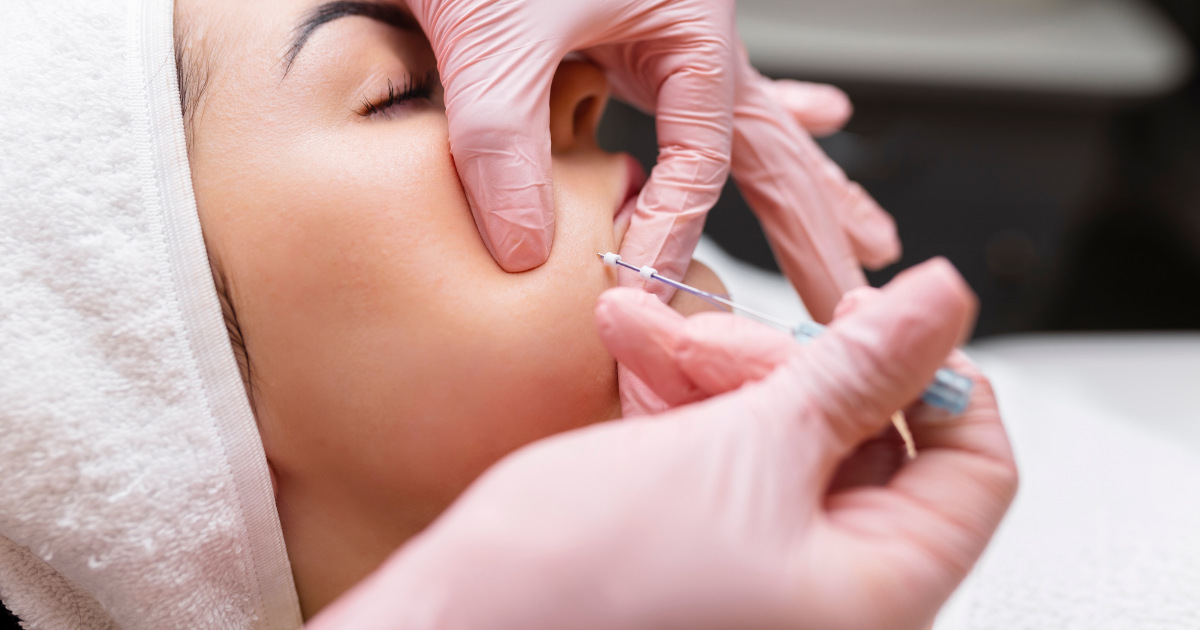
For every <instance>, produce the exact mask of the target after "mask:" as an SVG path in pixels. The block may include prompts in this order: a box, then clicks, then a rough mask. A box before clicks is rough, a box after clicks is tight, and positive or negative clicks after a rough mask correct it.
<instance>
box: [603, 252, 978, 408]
mask: <svg viewBox="0 0 1200 630" xmlns="http://www.w3.org/2000/svg"><path fill="white" fill-rule="evenodd" d="M596 255H597V256H599V257H600V258H601V260H603V261H604V264H605V265H608V266H609V267H624V268H625V269H629V270H631V271H636V272H637V273H638V275H640V276H641V277H642V278H643V279H646V280H658V281H659V282H662V283H664V284H668V285H670V286H672V287H675V288H676V289H678V290H680V291H686V292H687V293H690V294H692V295H694V296H696V297H698V298H700V299H702V300H704V301H706V302H709V303H710V304H714V305H716V306H718V307H725V308H728V309H731V310H733V311H736V312H739V313H742V314H743V315H747V316H749V317H752V318H754V319H757V320H759V321H761V322H763V323H765V324H770V325H772V326H775V327H777V328H782V329H783V330H786V331H788V332H790V333H792V336H793V337H795V338H796V340H797V341H799V342H801V343H808V342H809V341H812V340H813V339H814V338H816V337H818V336H820V335H821V334H822V333H824V332H825V327H824V326H822V325H820V324H818V323H816V322H814V321H801V322H797V323H795V324H793V323H791V322H787V321H784V320H782V319H779V318H777V317H772V316H771V315H767V314H766V313H762V312H760V311H756V310H754V309H752V308H749V307H746V306H742V305H740V304H736V303H734V302H733V301H731V300H729V299H726V298H723V297H721V296H719V295H717V294H715V293H710V292H708V291H704V290H702V289H697V288H696V287H693V286H689V285H686V284H684V283H682V282H679V281H678V280H672V279H670V278H667V277H664V276H660V275H659V274H658V270H657V269H655V268H654V267H650V266H648V265H647V266H643V267H638V266H636V265H631V264H629V263H627V262H625V261H623V260H621V257H620V256H618V255H616V254H614V253H612V252H608V253H607V254H596ZM974 385H975V383H974V382H973V381H972V380H971V378H970V377H967V376H963V375H962V374H959V373H958V372H955V371H954V370H951V369H950V368H941V369H939V370H938V371H937V373H935V374H934V377H933V382H932V383H930V384H929V386H928V387H926V388H925V391H924V393H922V394H921V401H922V402H924V403H925V404H927V405H930V406H933V407H937V408H939V409H944V410H946V411H948V412H950V413H952V414H954V415H956V416H957V415H959V414H961V413H962V412H964V411H966V410H967V404H968V403H969V402H970V401H971V389H972V388H973V387H974Z"/></svg>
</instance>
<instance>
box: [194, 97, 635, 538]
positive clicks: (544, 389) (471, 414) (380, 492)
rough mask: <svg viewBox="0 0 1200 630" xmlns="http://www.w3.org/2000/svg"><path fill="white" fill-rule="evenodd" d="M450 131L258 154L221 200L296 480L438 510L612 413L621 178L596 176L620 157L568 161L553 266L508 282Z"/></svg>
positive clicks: (428, 117)
mask: <svg viewBox="0 0 1200 630" xmlns="http://www.w3.org/2000/svg"><path fill="white" fill-rule="evenodd" d="M444 124H445V120H444V117H441V116H440V115H434V114H421V115H420V120H416V119H414V120H410V121H406V124H405V127H404V130H403V134H404V137H403V146H402V147H400V146H397V145H396V144H394V143H392V144H389V143H386V142H383V141H381V140H378V139H375V140H372V138H377V136H378V135H379V134H371V133H368V132H367V131H366V130H365V129H364V131H363V134H364V135H363V136H362V137H355V138H351V139H349V140H343V141H342V143H341V147H342V148H341V149H339V148H338V144H337V143H335V142H330V141H328V140H327V139H323V140H321V141H319V142H312V143H311V145H309V146H305V145H304V144H303V141H302V145H301V146H299V147H291V148H290V149H288V151H286V152H282V153H280V154H279V156H280V157H278V159H277V161H276V163H273V160H272V156H271V155H270V154H263V153H259V154H258V155H259V158H258V161H259V164H257V165H249V166H245V165H244V166H243V168H242V169H240V171H239V172H240V173H241V175H240V178H241V180H242V181H240V182H239V185H238V186H237V187H227V188H224V189H223V190H224V192H225V193H226V194H224V195H223V196H224V197H225V203H223V204H221V207H223V208H224V209H225V213H224V214H225V216H224V217H222V219H224V223H225V224H226V226H227V227H228V228H229V229H228V230H227V231H226V232H225V233H224V234H221V235H219V239H218V240H221V241H222V242H223V247H222V248H221V258H222V262H223V264H224V265H225V266H226V272H227V274H228V275H229V276H230V277H231V278H232V280H231V283H232V284H233V285H234V288H235V292H236V295H235V297H234V299H235V302H237V303H239V304H240V307H241V310H240V312H239V318H240V319H241V324H242V329H243V334H244V336H245V339H246V342H247V346H248V353H249V355H250V357H251V361H252V368H253V373H254V379H255V381H256V386H257V388H256V389H257V394H258V398H257V405H258V410H259V414H260V425H261V429H262V433H263V438H264V444H265V445H266V446H267V449H268V453H269V454H270V455H271V460H272V463H273V465H274V466H275V468H276V470H277V471H278V473H279V475H280V478H281V481H283V482H284V483H287V481H288V479H294V480H297V481H302V482H303V483H305V484H310V486H311V487H318V486H326V487H328V488H329V490H330V491H331V492H334V491H336V492H339V493H346V492H348V491H349V492H351V493H355V494H358V495H359V498H361V499H362V503H363V504H364V505H372V506H376V507H377V508H378V509H380V510H382V511H385V512H387V511H390V512H393V513H394V512H395V511H397V510H409V511H412V510H413V509H414V508H416V509H418V510H419V511H421V512H428V513H430V514H434V513H436V512H438V511H440V510H441V509H442V508H443V507H444V506H445V505H447V504H448V503H449V502H450V501H451V500H452V499H453V497H454V496H456V495H457V494H458V493H459V492H460V491H461V490H462V489H463V488H465V486H466V485H467V484H469V483H470V481H471V480H473V479H474V478H475V477H476V476H478V474H480V473H481V472H482V471H483V470H484V469H485V468H486V467H487V466H488V465H490V464H491V463H493V462H494V461H495V460H497V459H499V457H501V456H503V455H504V454H506V453H507V452H509V451H511V450H513V449H515V448H517V447H519V446H521V445H523V444H525V443H528V442H530V441H533V440H535V439H538V438H540V437H543V436H545V435H549V434H552V433H556V432H559V431H562V430H566V429H569V428H573V427H576V426H580V425H582V424H587V423H590V422H595V421H599V420H604V419H609V418H613V417H616V416H617V415H618V414H619V405H618V404H617V403H616V384H615V371H614V369H613V363H612V359H611V357H609V356H608V354H607V352H606V351H605V350H604V348H603V346H602V345H601V344H600V342H599V339H598V336H597V335H596V333H595V330H594V323H593V321H592V305H594V303H595V299H596V296H597V295H598V294H599V293H600V292H601V291H603V290H604V289H605V288H608V287H609V286H612V285H613V284H614V278H613V277H612V275H611V274H610V273H608V272H607V271H606V270H605V269H604V268H603V267H602V266H601V265H599V264H598V263H597V262H596V261H595V260H594V258H595V252H596V251H606V248H607V249H611V248H613V247H614V244H613V243H612V237H611V232H612V229H611V214H612V210H611V209H603V212H597V210H596V209H595V208H594V207H593V206H595V205H596V202H595V200H596V199H597V198H600V199H612V198H614V197H615V196H616V194H615V193H609V194H607V195H604V194H602V192H603V189H605V188H606V187H611V186H614V185H617V184H613V183H612V182H613V181H616V180H619V177H608V178H597V177H596V174H595V173H596V171H597V167H604V166H606V163H607V162H611V161H612V160H607V161H606V158H610V157H611V156H604V154H600V153H599V152H596V153H595V154H594V156H593V157H592V158H591V159H589V155H588V154H582V155H578V156H572V157H571V158H568V159H564V160H558V161H556V165H555V168H556V180H557V181H558V182H559V183H560V184H561V185H559V186H557V187H556V195H557V203H558V206H557V207H558V211H559V212H558V217H557V218H558V232H557V236H556V247H555V249H554V252H553V253H552V256H551V260H550V261H549V262H547V264H546V265H544V266H543V267H541V268H539V269H537V270H534V271H532V272H529V273H526V274H518V275H511V274H507V273H505V272H503V271H502V270H501V269H500V268H499V267H498V266H496V265H495V263H494V262H493V260H492V258H491V256H490V254H488V252H487V250H486V248H485V247H484V246H483V243H482V241H481V240H480V238H479V234H478V231H477V230H476V227H475V224H474V221H473V219H472V217H471V214H470V210H469V208H468V206H467V203H466V200H465V197H464V196H463V192H462V189H461V186H460V185H459V182H458V178H457V175H456V174H455V172H454V170H453V163H452V162H451V160H450V156H449V149H448V146H447V145H446V140H445V139H446V130H445V126H444ZM363 147H367V149H365V150H364V149H363ZM301 156H303V159H297V158H298V157H301ZM285 164H286V166H287V168H286V169H285V168H283V167H284V165H285ZM348 164H353V165H354V166H353V167H352V168H348V167H347V165H348ZM601 170H602V168H601ZM610 170H611V169H610ZM589 173H591V176H590V178H589V177H588V174H589ZM230 183H232V182H230ZM237 189H241V190H242V192H244V193H245V194H239V192H238V191H237ZM240 200H248V203H246V204H244V205H242V204H239V201H240ZM206 201H207V200H206ZM205 205H206V206H209V205H213V204H210V203H206V204H205ZM605 212H606V213H607V217H606V216H605V215H604V213H605ZM416 506H425V509H420V508H419V507H416Z"/></svg>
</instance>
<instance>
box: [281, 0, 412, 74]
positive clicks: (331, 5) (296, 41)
mask: <svg viewBox="0 0 1200 630" xmlns="http://www.w3.org/2000/svg"><path fill="white" fill-rule="evenodd" d="M350 16H361V17H365V18H370V19H372V20H375V21H376V22H382V23H383V24H387V25H388V26H393V27H395V28H398V29H400V30H402V31H415V32H418V33H419V32H421V25H420V24H417V21H416V19H415V18H413V16H412V15H409V14H408V13H407V12H405V11H403V10H401V9H400V8H399V7H397V6H394V5H391V4H381V3H376V2H326V3H325V4H321V5H318V6H317V7H316V8H315V9H313V10H312V11H311V12H309V14H308V16H307V17H305V18H304V21H303V22H300V25H299V26H297V27H296V30H295V37H293V39H292V45H291V46H290V47H289V48H288V52H287V55H285V56H284V62H285V63H286V65H285V66H284V70H283V76H284V77H285V78H286V77H287V73H288V71H289V70H291V69H292V63H293V62H295V61H296V56H297V55H299V54H300V50H301V49H302V48H304V45H305V44H307V43H308V39H309V38H310V37H312V34H313V33H314V32H315V31H316V30H317V29H319V28H321V27H322V26H324V25H326V24H328V23H330V22H332V21H334V20H336V19H338V18H344V17H350Z"/></svg>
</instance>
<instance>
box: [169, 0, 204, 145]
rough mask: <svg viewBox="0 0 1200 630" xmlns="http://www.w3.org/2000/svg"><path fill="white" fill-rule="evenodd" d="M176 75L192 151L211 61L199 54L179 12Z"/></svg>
mask: <svg viewBox="0 0 1200 630" xmlns="http://www.w3.org/2000/svg"><path fill="white" fill-rule="evenodd" d="M174 30H175V75H176V76H177V77H178V78H179V106H180V108H182V110H183V130H184V134H185V136H186V137H187V146H188V152H189V153H190V152H191V149H192V127H193V123H194V120H195V116H196V110H197V108H199V106H200V103H201V101H202V100H203V98H204V93H205V91H206V90H207V89H208V78H209V73H210V59H209V57H208V55H205V54H197V48H198V47H197V46H195V45H194V43H195V42H194V41H193V39H192V35H191V31H190V29H189V28H188V21H187V20H186V19H180V15H179V11H178V9H177V10H176V11H175V25H174Z"/></svg>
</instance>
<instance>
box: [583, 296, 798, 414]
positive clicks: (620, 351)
mask: <svg viewBox="0 0 1200 630" xmlns="http://www.w3.org/2000/svg"><path fill="white" fill-rule="evenodd" d="M596 323H597V326H598V328H599V331H600V338H601V340H603V342H604V345H605V346H606V347H607V348H608V350H609V352H611V353H612V355H613V357H614V358H616V359H617V361H618V362H620V363H621V365H622V366H624V367H625V368H627V369H629V370H630V371H632V372H633V373H634V374H636V375H637V376H638V377H639V378H640V379H642V382H643V383H644V384H645V385H646V386H647V387H649V388H650V389H651V391H653V393H655V394H657V395H658V396H659V397H661V398H662V399H663V400H664V401H666V402H667V404H668V405H670V406H672V407H675V406H679V405H684V404H688V403H692V402H696V401H698V400H703V399H706V398H709V397H711V396H715V395H717V394H723V393H725V392H727V391H730V390H733V389H737V388H738V387H741V386H742V385H743V384H745V383H746V382H749V381H757V380H760V379H762V378H763V377H765V376H766V375H767V374H769V373H770V372H771V371H772V370H774V369H775V368H776V367H777V366H778V365H780V364H782V363H783V362H784V361H786V360H787V357H788V356H789V353H790V352H792V351H793V350H794V349H795V348H796V346H797V344H796V343H795V341H793V340H792V338H791V336H790V335H787V334H786V333H782V332H779V331H776V330H773V329H771V328H769V327H767V326H765V325H763V324H759V323H758V322H754V321H751V320H748V319H745V318H743V317H737V316H734V315H730V314H727V313H701V314H699V315H693V316H692V317H688V318H684V317H683V316H681V315H680V314H679V313H677V312H675V311H673V310H671V308H670V307H668V306H667V305H665V304H663V303H662V302H661V301H660V300H658V299H657V298H655V297H654V296H652V295H650V294H649V293H646V292H645V291H640V290H637V289H631V288H618V289H611V290H609V291H606V292H605V293H604V294H602V295H601V296H600V301H599V303H598V304H597V306H596Z"/></svg>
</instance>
